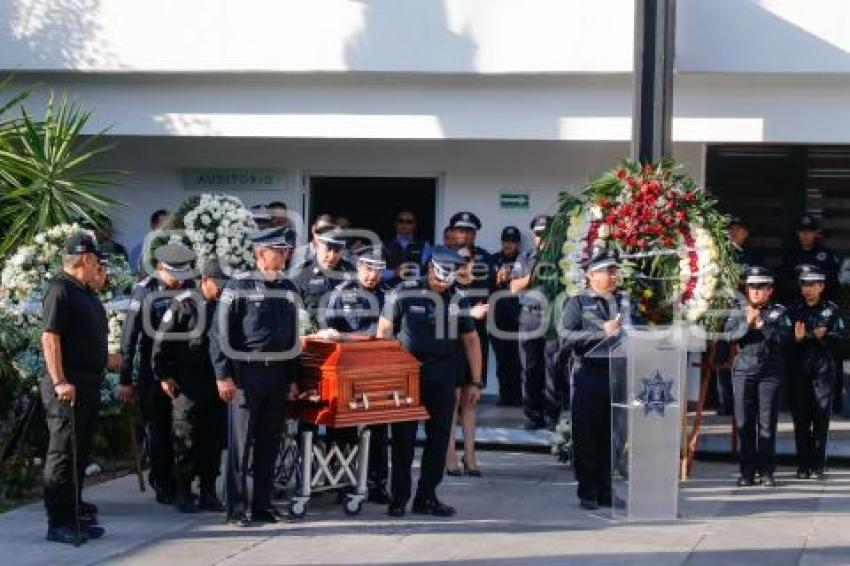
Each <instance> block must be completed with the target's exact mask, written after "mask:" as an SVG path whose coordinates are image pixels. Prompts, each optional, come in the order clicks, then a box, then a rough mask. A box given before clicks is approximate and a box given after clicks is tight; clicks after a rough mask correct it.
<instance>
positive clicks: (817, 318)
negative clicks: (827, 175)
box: [788, 265, 846, 479]
mask: <svg viewBox="0 0 850 566" xmlns="http://www.w3.org/2000/svg"><path fill="white" fill-rule="evenodd" d="M799 280H800V289H801V294H802V297H801V298H800V299H798V300H797V301H796V302H795V303H794V305H793V306H792V307H791V312H790V316H791V322H792V324H793V329H794V341H795V344H796V347H795V349H794V358H793V362H792V364H793V365H792V367H791V368H790V371H789V374H790V375H789V376H788V377H789V385H790V393H791V395H790V401H791V413H792V416H793V418H794V438H795V440H796V445H797V477H798V478H800V479H807V478H809V477H811V476H812V475H813V476H814V477H815V478H817V479H823V478H824V477H825V476H824V467H825V465H826V439H827V435H828V434H829V418H830V413H831V410H832V389H833V387H834V384H835V374H836V370H835V358H834V356H833V355H832V348H831V347H830V346H831V344H830V343H831V342H835V341H837V340H840V339H843V338H844V337H845V335H846V329H845V327H844V321H843V320H842V318H841V314H840V313H839V310H838V306H837V305H836V304H835V303H833V302H831V301H827V300H825V299H824V298H823V292H824V288H825V286H826V274H825V273H824V272H823V271H822V270H821V269H820V268H819V267H817V266H815V265H802V266H800V275H799Z"/></svg>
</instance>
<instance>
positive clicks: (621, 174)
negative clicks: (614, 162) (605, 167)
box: [617, 167, 626, 179]
mask: <svg viewBox="0 0 850 566" xmlns="http://www.w3.org/2000/svg"><path fill="white" fill-rule="evenodd" d="M625 177H626V170H625V169H623V168H622V167H618V168H617V178H618V179H624V178H625Z"/></svg>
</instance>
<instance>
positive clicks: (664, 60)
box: [632, 0, 676, 163]
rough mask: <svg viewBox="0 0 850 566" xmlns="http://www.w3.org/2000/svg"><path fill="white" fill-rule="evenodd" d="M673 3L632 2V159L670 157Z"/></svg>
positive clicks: (648, 160) (643, 160)
mask: <svg viewBox="0 0 850 566" xmlns="http://www.w3.org/2000/svg"><path fill="white" fill-rule="evenodd" d="M675 34H676V0H635V38H634V95H633V108H632V159H634V160H635V161H639V162H641V163H656V162H658V161H659V160H661V159H662V158H664V157H669V156H670V155H671V153H672V147H671V137H672V136H671V124H672V108H673V58H674V53H675Z"/></svg>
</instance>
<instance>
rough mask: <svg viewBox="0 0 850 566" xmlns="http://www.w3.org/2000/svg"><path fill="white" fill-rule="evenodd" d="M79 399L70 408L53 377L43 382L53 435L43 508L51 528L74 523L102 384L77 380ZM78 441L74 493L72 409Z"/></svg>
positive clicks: (47, 457) (46, 411)
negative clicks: (57, 395) (62, 399)
mask: <svg viewBox="0 0 850 566" xmlns="http://www.w3.org/2000/svg"><path fill="white" fill-rule="evenodd" d="M75 386H76V390H77V392H76V402H75V403H74V406H73V407H71V406H70V405H68V404H67V403H62V402H60V401H59V399H58V398H57V397H56V392H55V391H54V389H53V382H52V381H51V380H50V378H47V377H45V378H43V379H42V381H41V401H42V403H43V404H44V409H45V415H46V418H47V430H48V433H49V435H50V438H49V440H48V445H47V455H46V457H45V459H44V507H45V509H46V510H47V523H48V525H50V526H51V527H56V526H62V525H65V526H71V525H73V524H74V509H75V503H74V498H77V499H79V498H81V497H82V488H83V480H84V479H85V469H86V463H87V462H88V460H89V454H90V453H91V443H92V436H93V434H94V427H95V425H96V424H97V419H98V413H99V412H100V383H99V382H90V383H89V382H83V383H77V384H75ZM72 411H73V414H74V432H75V433H76V443H77V478H78V479H79V491H78V492H77V493H74V476H73V473H74V466H73V456H72V454H73V453H72V451H71V450H72V446H71V443H72V431H71V412H72Z"/></svg>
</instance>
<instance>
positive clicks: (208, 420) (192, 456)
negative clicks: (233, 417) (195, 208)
mask: <svg viewBox="0 0 850 566" xmlns="http://www.w3.org/2000/svg"><path fill="white" fill-rule="evenodd" d="M182 247H183V246H180V245H179V244H178V245H169V246H165V248H166V249H163V254H172V255H173V256H174V257H175V260H173V261H172V262H169V264H171V265H172V266H173V267H174V269H173V271H172V275H174V276H175V277H178V278H186V279H188V278H189V277H193V276H194V274H195V272H194V270H193V269H192V265H191V261H190V262H186V263H180V262H179V261H178V256H183V257H182V259H186V258H187V257H190V256H189V255H188V254H185V252H184V250H182V249H180V248H182ZM167 248H172V249H167ZM189 251H191V250H189ZM191 257H194V254H192V256H191ZM224 279H225V277H224V273H223V271H222V270H221V267H220V266H219V263H218V261H217V260H215V259H211V260H208V261H206V262H205V264H204V267H203V276H202V279H201V287H200V293H199V292H197V291H195V290H186V291H183V292H182V293H180V294H179V295H177V296H176V297H174V299H173V301H172V303H171V306H170V307H169V309H168V310H167V311H166V312H165V314H164V315H163V317H162V322H161V323H160V325H159V330H158V332H157V339H156V341H155V342H154V346H153V371H154V378H155V379H156V380H157V383H158V384H159V386H160V388H161V389H162V391H163V392H164V393H165V394H166V395H168V397H169V398H170V399H171V407H172V413H171V421H172V429H171V434H172V439H173V450H174V483H175V487H176V496H177V500H176V502H175V505H176V507H177V510H178V511H180V512H181V513H194V512H196V511H198V505H196V503H195V496H194V494H193V493H192V481H193V480H194V479H195V477H196V476H197V477H198V478H199V480H200V488H201V492H200V500H199V504H200V508H201V509H203V510H205V511H223V510H224V507H223V506H222V505H221V502H220V501H219V500H218V497H217V496H216V493H215V480H216V477H217V476H218V472H219V469H220V468H221V450H222V447H223V444H224V443H223V432H224V431H222V430H221V427H220V424H221V422H222V412H223V410H224V407H223V405H222V402H221V399H219V398H218V391H217V389H216V381H215V372H214V370H213V367H212V362H211V360H210V350H209V329H210V327H211V326H212V322H213V320H214V317H215V306H216V300H217V299H218V295H219V292H220V290H221V288H222V285H223V283H224ZM170 334H176V336H170Z"/></svg>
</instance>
